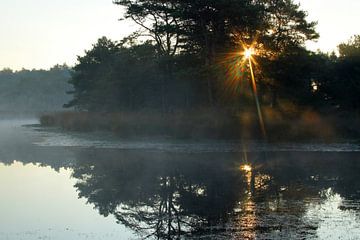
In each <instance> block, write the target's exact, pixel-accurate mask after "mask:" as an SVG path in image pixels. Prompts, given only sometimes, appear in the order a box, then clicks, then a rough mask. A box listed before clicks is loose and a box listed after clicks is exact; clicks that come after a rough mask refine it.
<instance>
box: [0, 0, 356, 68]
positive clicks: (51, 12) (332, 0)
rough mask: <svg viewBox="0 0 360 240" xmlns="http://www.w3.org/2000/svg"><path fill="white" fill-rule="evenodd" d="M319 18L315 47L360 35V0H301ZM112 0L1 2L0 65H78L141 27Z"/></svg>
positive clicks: (325, 48) (330, 47)
mask: <svg viewBox="0 0 360 240" xmlns="http://www.w3.org/2000/svg"><path fill="white" fill-rule="evenodd" d="M297 1H298V2H300V3H301V6H302V8H303V9H304V10H306V11H308V13H309V19H310V20H316V21H318V27H317V30H318V32H319V33H320V40H319V41H318V42H317V43H309V44H308V47H309V48H310V49H312V50H316V49H320V50H322V51H332V50H335V49H336V46H337V45H338V44H339V43H340V42H343V41H346V40H347V39H349V38H350V37H351V36H352V35H354V34H360V26H359V23H360V14H358V12H359V10H360V0H341V1H340V0H297ZM121 17H122V11H121V9H120V7H118V6H116V5H114V4H113V3H112V0H0V69H2V68H4V67H10V68H12V69H16V70H18V69H21V68H26V69H33V68H36V69H40V68H42V69H48V68H50V67H51V66H53V65H55V64H62V63H67V64H69V65H74V63H75V62H76V56H77V55H83V54H84V50H85V49H89V48H91V45H92V44H93V43H95V42H96V40H97V39H98V38H99V37H101V36H107V37H109V38H111V39H113V40H120V39H121V38H122V37H124V36H126V35H128V34H129V33H131V32H132V30H133V29H135V25H134V24H133V23H130V22H126V21H118V19H119V18H121Z"/></svg>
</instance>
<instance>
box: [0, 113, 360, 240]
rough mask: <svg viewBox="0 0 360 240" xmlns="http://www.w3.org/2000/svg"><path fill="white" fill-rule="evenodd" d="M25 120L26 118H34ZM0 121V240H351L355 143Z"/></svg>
mask: <svg viewBox="0 0 360 240" xmlns="http://www.w3.org/2000/svg"><path fill="white" fill-rule="evenodd" d="M34 124H35V125H34ZM36 124H37V121H36V120H31V119H30V120H9V119H7V120H6V119H2V120H0V134H1V135H0V193H1V198H0V213H1V215H0V239H1V240H20V239H24V240H35V239H56V240H57V239H59V240H60V239H61V240H62V239H70V240H71V239H74V240H75V239H76V240H77V239H111V240H112V239H144V238H147V239H358V238H359V236H360V146H359V144H357V143H355V142H347V141H342V142H340V143H332V144H325V143H311V144H310V143H307V144H304V143H296V144H295V143H291V144H290V143H283V144H266V143H261V142H246V143H245V142H243V143H241V142H236V141H233V142H229V141H202V142H195V141H187V142H186V141H175V140H169V139H118V138H116V137H114V136H112V135H110V134H107V133H91V134H85V133H76V134H75V133H64V132H61V131H59V130H57V129H44V128H40V127H39V126H37V125H36Z"/></svg>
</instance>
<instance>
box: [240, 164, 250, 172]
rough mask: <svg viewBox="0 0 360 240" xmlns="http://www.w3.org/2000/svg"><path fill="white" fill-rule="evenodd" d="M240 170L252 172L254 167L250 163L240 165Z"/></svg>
mask: <svg viewBox="0 0 360 240" xmlns="http://www.w3.org/2000/svg"><path fill="white" fill-rule="evenodd" d="M240 170H242V171H245V172H251V170H252V167H251V166H250V165H249V164H244V165H241V166H240Z"/></svg>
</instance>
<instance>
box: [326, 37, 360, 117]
mask: <svg viewBox="0 0 360 240" xmlns="http://www.w3.org/2000/svg"><path fill="white" fill-rule="evenodd" d="M338 50H339V54H340V56H339V57H338V58H333V59H331V60H328V61H330V64H328V68H327V69H328V72H327V74H325V75H323V79H322V81H323V82H322V85H323V89H322V90H323V91H324V94H325V95H326V97H327V99H328V101H329V102H331V103H332V104H333V105H335V106H336V107H337V108H339V109H342V110H352V111H354V110H355V111H357V112H359V109H360V36H359V35H355V36H354V37H352V38H351V39H350V40H349V41H348V42H346V43H341V44H339V46H338Z"/></svg>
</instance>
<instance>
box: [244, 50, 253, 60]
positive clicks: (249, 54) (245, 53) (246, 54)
mask: <svg viewBox="0 0 360 240" xmlns="http://www.w3.org/2000/svg"><path fill="white" fill-rule="evenodd" d="M253 54H254V50H253V49H252V48H248V49H245V51H244V56H245V58H247V59H249V58H251V56H252V55H253Z"/></svg>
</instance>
